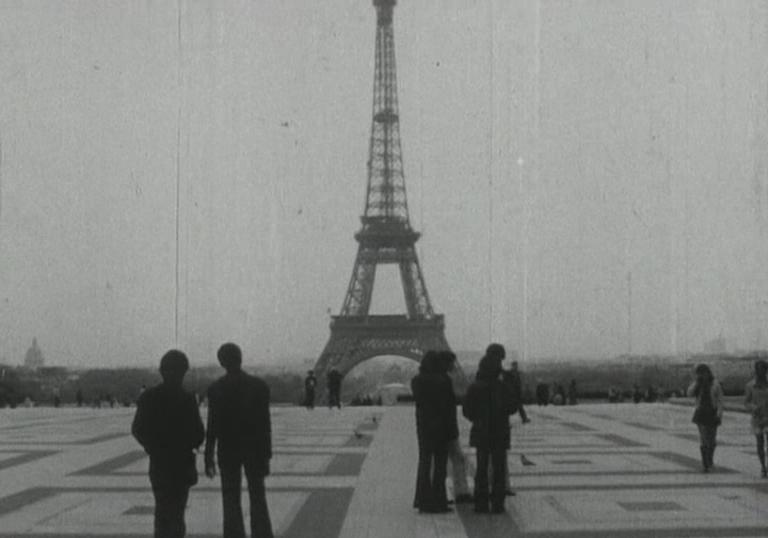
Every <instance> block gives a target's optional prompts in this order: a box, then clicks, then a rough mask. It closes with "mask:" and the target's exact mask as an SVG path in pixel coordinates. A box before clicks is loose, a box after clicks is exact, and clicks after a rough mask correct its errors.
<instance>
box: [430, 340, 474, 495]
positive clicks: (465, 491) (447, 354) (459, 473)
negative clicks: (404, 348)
mask: <svg viewBox="0 0 768 538" xmlns="http://www.w3.org/2000/svg"><path fill="white" fill-rule="evenodd" d="M437 356H438V359H439V361H440V367H441V369H442V372H443V374H444V375H445V376H446V377H447V378H448V381H449V382H450V383H451V398H450V400H451V401H450V406H451V411H450V412H448V411H446V415H447V416H448V419H449V432H448V460H449V461H450V462H451V471H452V476H453V495H454V502H456V503H469V502H472V495H471V494H470V493H469V484H467V462H466V458H465V457H464V451H463V450H462V449H461V443H460V442H459V423H458V421H457V420H456V393H455V391H454V390H453V380H452V378H451V373H452V372H454V371H455V370H456V354H455V353H453V352H452V351H440V352H439V353H438V355H437Z"/></svg>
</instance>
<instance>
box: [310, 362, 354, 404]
mask: <svg viewBox="0 0 768 538" xmlns="http://www.w3.org/2000/svg"><path fill="white" fill-rule="evenodd" d="M343 377H344V376H342V375H341V372H339V371H338V370H337V369H336V368H335V367H334V368H331V369H330V370H328V374H327V375H326V387H327V388H328V409H331V408H333V407H334V406H335V407H337V408H339V409H341V380H342V378H343ZM316 391H317V378H316V377H315V372H314V371H313V370H310V371H308V372H307V377H305V378H304V401H303V404H304V406H305V407H306V408H307V409H314V408H315V394H316Z"/></svg>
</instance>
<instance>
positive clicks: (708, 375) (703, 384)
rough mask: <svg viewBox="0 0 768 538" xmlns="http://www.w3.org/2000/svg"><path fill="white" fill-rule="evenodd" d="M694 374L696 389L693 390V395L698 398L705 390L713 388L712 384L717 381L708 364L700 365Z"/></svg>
mask: <svg viewBox="0 0 768 538" xmlns="http://www.w3.org/2000/svg"><path fill="white" fill-rule="evenodd" d="M694 372H695V373H696V388H695V389H694V390H693V394H694V396H698V395H699V394H701V392H702V391H703V390H709V389H711V388H712V382H713V381H714V380H715V376H714V375H713V374H712V370H710V368H709V366H707V365H706V364H699V365H698V366H696V370H694Z"/></svg>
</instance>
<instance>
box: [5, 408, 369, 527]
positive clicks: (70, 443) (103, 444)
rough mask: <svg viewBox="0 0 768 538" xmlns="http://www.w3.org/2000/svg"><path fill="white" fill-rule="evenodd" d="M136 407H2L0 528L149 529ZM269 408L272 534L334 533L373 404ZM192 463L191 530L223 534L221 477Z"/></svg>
mask: <svg viewBox="0 0 768 538" xmlns="http://www.w3.org/2000/svg"><path fill="white" fill-rule="evenodd" d="M203 412H204V410H203ZM133 414H134V409H91V408H79V409H75V408H59V409H50V408H39V409H14V410H11V409H2V410H0V537H2V538H10V537H11V536H13V537H33V538H34V537H37V538H42V537H46V538H53V537H57V536H59V537H63V536H67V537H74V536H83V537H96V536H110V537H117V536H120V537H128V536H130V537H147V536H152V525H153V514H154V507H153V504H154V500H153V497H152V493H151V489H150V486H149V479H148V477H147V470H148V464H149V459H148V458H147V456H146V454H145V453H144V452H143V450H141V449H140V447H139V446H138V445H137V444H136V442H135V441H134V439H133V438H132V437H131V436H130V433H129V432H130V425H131V421H132V419H133ZM272 415H273V419H272V420H273V451H274V455H273V458H272V461H271V474H270V476H269V477H267V480H266V485H267V502H268V505H269V509H270V515H271V518H272V524H273V527H274V529H275V532H276V534H277V535H278V536H289V537H290V536H297V537H298V536H320V537H323V536H337V535H338V534H339V531H340V529H341V525H342V523H343V521H344V517H345V515H346V510H347V506H348V504H349V501H350V499H351V497H352V494H353V492H354V487H355V480H356V477H357V476H358V474H359V473H360V469H361V467H362V465H363V462H364V461H365V456H366V454H367V452H368V450H369V447H370V445H371V440H372V438H373V436H374V435H375V434H376V431H377V429H378V419H379V418H380V416H381V413H380V411H377V410H376V409H373V408H356V409H354V408H353V409H345V410H343V411H341V412H340V411H338V410H327V409H320V408H319V409H316V410H315V411H313V412H309V411H307V410H305V409H303V408H281V407H276V408H273V409H272ZM203 418H204V416H203ZM374 419H376V420H374ZM200 459H201V457H199V458H198V460H200ZM198 470H199V471H200V479H199V482H198V484H197V485H196V486H195V487H193V488H192V490H191V492H190V498H189V502H188V505H187V511H186V522H187V529H188V536H192V537H213V536H220V533H221V520H222V514H221V494H220V491H219V481H218V478H215V479H214V480H209V479H208V478H206V477H205V476H204V475H203V474H202V463H201V461H198ZM243 487H244V491H243V494H244V502H243V510H244V516H245V519H246V527H247V525H248V517H249V514H248V502H247V491H245V483H244V486H243Z"/></svg>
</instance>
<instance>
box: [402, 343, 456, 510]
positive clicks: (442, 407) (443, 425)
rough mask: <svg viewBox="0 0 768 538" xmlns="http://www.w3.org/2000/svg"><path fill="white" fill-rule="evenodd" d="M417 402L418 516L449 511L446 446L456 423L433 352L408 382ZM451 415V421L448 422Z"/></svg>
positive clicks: (448, 385)
mask: <svg viewBox="0 0 768 538" xmlns="http://www.w3.org/2000/svg"><path fill="white" fill-rule="evenodd" d="M411 391H412V392H413V398H414V401H415V403H416V435H417V438H418V442H419V465H418V470H417V473H416V495H415V498H414V501H413V505H414V507H415V508H418V509H419V512H420V513H441V512H450V511H451V509H450V508H449V507H448V498H447V494H446V490H445V478H446V473H447V465H448V444H449V441H450V439H451V435H452V423H453V422H455V420H456V401H455V398H454V394H453V387H452V385H451V380H450V378H449V377H448V376H447V375H445V373H444V371H443V368H442V367H441V365H440V359H439V357H438V354H437V353H436V352H435V351H427V352H426V353H425V354H424V358H423V359H422V360H421V366H420V367H419V373H418V374H417V375H416V376H415V377H414V378H413V379H412V380H411ZM451 414H453V420H452V419H451Z"/></svg>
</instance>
